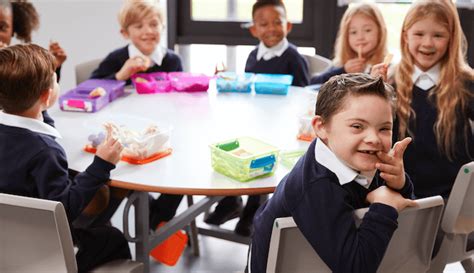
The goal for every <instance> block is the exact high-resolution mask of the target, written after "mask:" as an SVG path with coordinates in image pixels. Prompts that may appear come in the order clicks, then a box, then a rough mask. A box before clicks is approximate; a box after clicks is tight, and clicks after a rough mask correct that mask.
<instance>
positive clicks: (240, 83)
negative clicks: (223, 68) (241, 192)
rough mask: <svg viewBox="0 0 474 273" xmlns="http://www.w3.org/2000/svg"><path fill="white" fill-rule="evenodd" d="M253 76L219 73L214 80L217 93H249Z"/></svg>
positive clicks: (251, 74) (248, 74)
mask: <svg viewBox="0 0 474 273" xmlns="http://www.w3.org/2000/svg"><path fill="white" fill-rule="evenodd" d="M254 75H255V74H253V73H243V74H237V73H235V72H220V73H219V74H217V79H216V88H217V91H219V92H236V93H250V92H251V91H252V83H253V77H254Z"/></svg>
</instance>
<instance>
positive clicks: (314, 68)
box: [302, 54, 332, 77]
mask: <svg viewBox="0 0 474 273" xmlns="http://www.w3.org/2000/svg"><path fill="white" fill-rule="evenodd" d="M302 55H303V57H304V58H305V59H306V61H307V62H308V68H309V76H310V77H313V76H315V75H317V74H319V73H321V72H323V71H324V70H326V69H327V68H328V67H330V66H331V65H332V61H331V60H330V59H328V58H325V57H323V56H320V55H313V56H311V55H305V54H302Z"/></svg>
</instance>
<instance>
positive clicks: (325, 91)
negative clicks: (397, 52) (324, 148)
mask: <svg viewBox="0 0 474 273" xmlns="http://www.w3.org/2000/svg"><path fill="white" fill-rule="evenodd" d="M363 95H374V96H378V97H381V98H383V99H385V100H386V101H387V102H389V103H390V105H391V106H392V113H393V114H394V115H395V105H396V103H395V93H394V91H393V87H392V86H390V85H389V84H387V83H385V82H384V81H383V78H382V77H376V78H374V77H372V76H370V75H368V74H366V73H350V74H341V75H337V76H333V77H332V78H330V79H329V81H327V82H326V83H325V84H324V85H323V86H321V89H320V90H319V93H318V98H317V100H316V112H315V114H316V115H318V116H321V118H322V119H323V121H324V122H329V121H330V119H331V117H332V116H334V115H335V114H337V113H338V112H339V111H341V110H342V107H343V106H344V102H345V99H346V98H347V97H349V96H363Z"/></svg>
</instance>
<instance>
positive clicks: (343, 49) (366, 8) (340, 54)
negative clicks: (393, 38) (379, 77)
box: [334, 3, 388, 65]
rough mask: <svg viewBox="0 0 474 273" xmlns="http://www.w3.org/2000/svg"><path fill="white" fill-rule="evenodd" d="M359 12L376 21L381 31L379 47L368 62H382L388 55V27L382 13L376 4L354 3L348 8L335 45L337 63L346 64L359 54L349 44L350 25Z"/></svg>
mask: <svg viewBox="0 0 474 273" xmlns="http://www.w3.org/2000/svg"><path fill="white" fill-rule="evenodd" d="M359 14H360V15H364V16H367V17H368V18H369V19H371V20H372V21H374V23H375V24H376V25H377V28H378V33H379V37H378V42H377V47H376V48H375V49H374V50H373V54H372V56H370V58H369V60H368V61H367V62H368V63H370V64H378V63H381V62H382V61H383V58H384V57H385V55H387V52H388V50H387V28H386V26H385V21H384V19H383V16H382V13H381V12H380V10H379V9H378V8H377V6H376V5H375V4H371V3H360V4H354V5H351V6H350V7H349V8H348V9H347V10H346V12H345V13H344V15H343V16H342V19H341V23H340V25H339V30H338V33H337V38H336V43H335V44H336V45H335V47H334V63H335V64H336V65H344V64H345V63H346V62H347V61H348V60H350V59H353V58H356V57H357V55H358V54H357V52H356V51H354V50H353V49H352V48H351V47H350V45H349V25H350V23H351V20H352V18H354V16H356V15H359Z"/></svg>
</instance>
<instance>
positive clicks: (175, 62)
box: [90, 44, 183, 84]
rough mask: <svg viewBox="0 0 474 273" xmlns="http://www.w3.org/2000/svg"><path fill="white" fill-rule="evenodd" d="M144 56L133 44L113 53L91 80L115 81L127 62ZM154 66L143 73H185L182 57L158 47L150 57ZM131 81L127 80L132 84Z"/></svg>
mask: <svg viewBox="0 0 474 273" xmlns="http://www.w3.org/2000/svg"><path fill="white" fill-rule="evenodd" d="M135 56H144V55H143V53H141V52H140V50H138V48H137V47H135V46H134V45H133V44H129V45H127V46H125V47H122V48H119V49H117V50H114V51H113V52H111V53H110V54H109V55H107V57H105V59H104V60H103V61H102V62H101V63H100V64H99V67H98V68H97V69H96V70H94V71H93V72H92V75H91V76H90V78H91V79H115V74H116V73H117V72H119V71H120V69H121V68H122V67H123V65H124V64H125V62H126V61H127V60H128V59H130V58H131V57H135ZM147 57H148V58H150V60H151V61H152V62H153V64H152V65H151V66H150V67H149V68H148V69H147V70H146V71H143V73H152V72H174V71H183V66H182V64H181V59H180V57H179V56H178V55H177V54H176V53H174V52H173V51H172V50H170V49H166V48H163V47H160V46H157V47H156V49H155V51H154V52H152V54H150V55H149V56H147ZM130 83H131V80H130V79H129V80H127V84H130Z"/></svg>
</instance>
